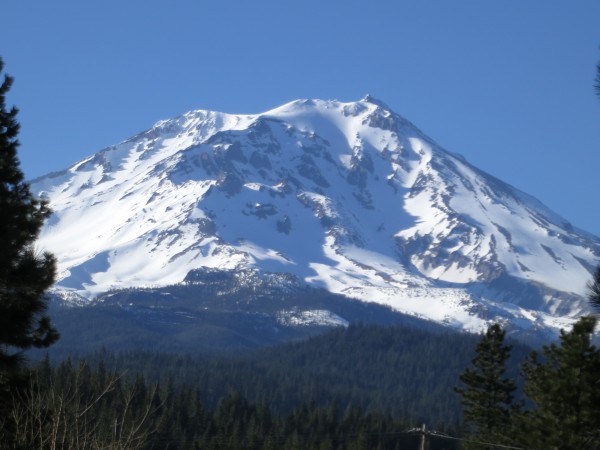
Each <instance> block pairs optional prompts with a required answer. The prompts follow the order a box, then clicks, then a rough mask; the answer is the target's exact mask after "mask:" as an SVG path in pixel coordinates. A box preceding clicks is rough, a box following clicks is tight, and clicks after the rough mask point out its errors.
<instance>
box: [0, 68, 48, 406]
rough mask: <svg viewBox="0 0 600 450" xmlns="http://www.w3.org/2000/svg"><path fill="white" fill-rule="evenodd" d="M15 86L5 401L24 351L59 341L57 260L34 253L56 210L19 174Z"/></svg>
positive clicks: (4, 217) (6, 164)
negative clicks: (50, 310) (51, 313)
mask: <svg viewBox="0 0 600 450" xmlns="http://www.w3.org/2000/svg"><path fill="white" fill-rule="evenodd" d="M2 69H3V63H2V60H1V59H0V72H2ZM11 84H12V78H10V77H8V76H5V77H4V80H3V81H2V84H1V85H0V395H1V394H2V391H4V392H5V391H6V387H7V385H8V384H10V383H12V382H11V381H9V380H10V379H12V378H13V377H14V376H15V374H16V373H17V372H18V371H19V369H20V368H21V367H22V357H21V356H22V353H21V352H22V351H23V350H26V349H29V348H32V347H38V348H39V347H47V346H48V345H50V344H52V343H53V342H54V341H56V339H57V338H58V333H57V332H56V330H55V329H54V328H53V327H52V326H51V324H50V320H49V318H48V317H47V316H46V315H45V311H46V307H47V301H46V299H45V297H44V292H45V291H46V290H47V289H48V288H49V287H50V286H52V284H53V283H54V275H55V262H54V258H53V257H52V255H50V254H48V253H43V254H39V253H38V252H36V250H35V248H34V243H35V240H36V239H37V237H38V234H39V232H40V229H41V227H42V225H43V223H44V220H45V219H46V218H47V217H48V216H49V214H50V210H49V209H48V207H47V205H46V203H45V202H44V201H40V200H38V199H36V198H34V197H33V195H32V194H31V192H30V191H29V185H28V184H27V183H26V182H25V181H24V176H23V173H22V172H21V170H20V168H19V161H18V158H17V147H18V146H19V143H18V140H17V135H18V132H19V124H18V123H17V120H16V116H17V109H16V108H15V107H13V108H11V109H10V110H9V109H7V107H6V99H5V96H6V94H7V92H8V90H9V89H10V87H11ZM3 387H4V389H3Z"/></svg>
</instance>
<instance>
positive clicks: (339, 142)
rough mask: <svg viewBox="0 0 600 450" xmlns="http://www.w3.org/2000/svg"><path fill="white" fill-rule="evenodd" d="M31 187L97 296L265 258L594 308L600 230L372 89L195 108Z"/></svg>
mask: <svg viewBox="0 0 600 450" xmlns="http://www.w3.org/2000/svg"><path fill="white" fill-rule="evenodd" d="M31 188H32V192H35V193H37V194H39V195H40V196H43V197H45V198H47V199H48V200H49V201H50V205H51V207H52V209H53V210H54V215H53V217H52V219H51V220H50V221H49V222H48V224H47V225H46V227H45V229H44V231H43V233H42V235H41V237H40V241H39V245H40V246H41V247H43V248H44V249H47V250H49V251H51V252H53V253H54V254H55V255H56V256H57V258H58V261H59V276H58V280H59V281H58V283H57V286H56V289H57V291H59V292H62V293H63V296H65V297H66V296H69V295H70V296H71V297H73V296H77V297H78V298H80V299H88V300H91V299H93V298H94V297H96V296H98V295H101V294H103V293H106V292H107V291H110V290H115V289H125V288H142V287H157V286H167V285H173V284H178V283H186V282H193V279H194V276H195V274H198V273H202V272H207V273H208V272H214V271H234V272H237V273H247V271H248V270H253V271H254V272H256V273H259V274H273V273H276V274H283V275H285V276H286V277H290V279H294V280H297V281H298V282H299V283H303V284H305V285H308V286H314V287H321V288H324V289H326V290H328V291H330V292H334V293H339V294H343V295H345V296H347V297H351V298H354V299H360V300H363V301H365V302H375V303H379V304H384V305H388V306H390V307H392V308H393V309H394V310H397V311H400V312H403V313H407V314H410V315H414V316H418V317H421V318H425V319H429V320H433V321H436V322H443V323H447V324H449V325H452V326H454V327H458V328H464V329H469V330H477V329H480V328H481V327H483V326H484V325H485V323H486V322H488V321H490V320H503V321H505V322H506V323H507V324H509V325H510V326H511V327H512V328H514V329H515V330H517V331H519V330H520V331H524V332H529V331H530V330H532V329H539V330H550V329H556V328H557V327H564V326H567V325H568V323H569V320H570V319H571V318H573V317H575V316H577V315H578V314H581V313H583V312H586V311H588V305H587V302H586V300H585V286H586V282H587V281H588V280H589V279H590V278H591V273H592V270H593V268H594V267H595V265H596V264H597V262H598V260H599V258H600V239H598V237H596V236H593V235H591V234H588V233H585V232H583V231H581V230H578V229H576V228H574V227H573V226H572V225H571V224H569V223H568V222H567V221H566V220H565V219H563V218H561V217H560V216H559V215H557V214H555V213H553V212H552V211H550V210H548V208H546V207H545V206H544V205H543V204H541V203H540V202H539V201H537V200H536V199H534V198H532V197H531V196H529V195H527V194H525V193H523V192H521V191H519V190H517V189H515V188H514V187H512V186H510V185H508V184H506V183H504V182H502V181H500V180H498V179H496V178H494V177H492V176H491V175H489V174H487V173H485V172H483V171H481V170H478V169H477V168H475V167H473V166H472V165H470V164H469V163H468V162H467V161H465V159H464V158H462V157H461V156H459V155H457V154H453V153H450V152H448V151H446V150H444V149H443V148H442V147H440V146H439V145H438V144H436V143H435V142H434V141H433V140H432V139H430V138H428V137H427V136H426V135H425V134H424V133H422V132H421V131H420V130H418V129H417V128H416V127H415V126H414V125H413V124H412V123H410V122H409V121H408V120H406V119H404V118H402V117H401V116H399V115H398V114H396V113H394V112H392V111H391V110H390V109H389V108H388V107H387V106H386V105H385V104H384V103H382V102H380V101H378V100H375V99H373V98H372V97H370V96H367V97H366V98H365V99H363V100H361V101H358V102H350V103H343V102H338V101H324V100H297V101H293V102H290V103H287V104H285V105H283V106H280V107H278V108H275V109H273V110H271V111H267V112H265V113H262V114H256V115H232V114H224V113H219V112H212V111H202V110H198V111H191V112H188V113H186V114H184V115H182V116H180V117H178V118H175V119H172V120H163V121H160V122H158V123H157V124H156V125H154V126H153V127H152V128H151V129H149V130H147V131H145V132H143V133H140V134H138V135H136V136H134V137H132V138H130V139H128V140H126V141H124V142H122V143H120V144H118V145H116V146H113V147H109V148H106V149H104V150H102V151H100V152H98V153H96V154H94V155H92V156H90V157H88V158H86V159H84V160H82V161H80V162H78V163H76V164H74V165H73V166H71V167H70V168H68V169H67V170H65V171H63V172H58V173H52V174H49V175H47V176H44V177H42V178H39V179H37V180H34V181H33V182H32V183H31ZM248 282H252V281H251V280H249V281H248Z"/></svg>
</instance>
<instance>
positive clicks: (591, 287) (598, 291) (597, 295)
mask: <svg viewBox="0 0 600 450" xmlns="http://www.w3.org/2000/svg"><path fill="white" fill-rule="evenodd" d="M588 298H589V299H590V303H591V304H592V306H593V307H594V308H596V309H597V310H598V311H600V266H598V267H596V271H595V272H594V278H593V279H592V280H591V281H590V282H589V283H588Z"/></svg>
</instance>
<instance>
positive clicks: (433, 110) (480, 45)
mask: <svg viewBox="0 0 600 450" xmlns="http://www.w3.org/2000/svg"><path fill="white" fill-rule="evenodd" d="M3 3H4V4H3V5H2V15H1V16H0V56H2V58H3V59H4V62H5V71H6V72H7V73H9V74H11V75H12V76H13V77H14V78H15V84H14V85H13V89H12V90H11V92H10V96H9V104H15V105H17V106H18V107H19V109H20V111H21V112H20V115H19V121H20V122H21V125H22V129H21V134H20V141H21V144H22V145H21V148H20V158H21V163H22V168H23V170H24V172H25V174H26V175H27V177H29V178H34V177H36V176H39V175H43V174H45V173H48V172H50V171H54V170H60V169H63V168H66V167H67V166H69V165H70V164H72V163H74V162H76V161H77V160H79V159H81V158H83V157H85V156H87V155H89V154H91V153H94V152H96V151H98V150H100V149H102V148H104V147H106V146H109V145H112V144H116V143H118V142H120V141H121V140H123V139H126V138H127V137H130V136H131V135H133V134H135V133H137V132H139V131H142V130H144V129H146V128H149V127H150V126H152V125H153V124H154V122H156V121H157V120H160V119H165V118H170V117H174V116H177V115H179V114H182V113H184V112H186V111H188V110H191V109H211V110H218V111H224V112H229V113H258V112H262V111H265V110H268V109H271V108H273V107H275V106H278V105H280V104H282V103H285V102H288V101H290V100H293V99H297V98H324V99H338V100H341V101H353V100H358V99H360V98H362V97H364V95H365V94H366V93H370V94H371V95H373V96H374V97H376V98H379V99H381V100H383V101H384V102H386V103H387V104H388V105H389V106H390V107H391V108H392V109H393V110H394V111H395V112H397V113H399V114H400V115H402V116H404V117H406V118H407V119H409V120H411V121H412V122H413V123H415V125H417V126H418V127H419V128H421V130H423V131H424V132H425V133H426V134H427V135H429V136H430V137H432V138H433V139H435V140H436V141H437V142H438V143H439V144H441V145H442V146H443V147H445V148H446V149H448V150H450V151H453V152H457V153H461V154H462V155H464V156H465V157H466V158H467V160H469V161H470V162H471V163H472V164H474V165H475V166H477V167H479V168H481V169H483V170H485V171H487V172H489V173H491V174H492V175H495V176H496V177H498V178H500V179H502V180H504V181H506V182H508V183H510V184H512V185H513V186H515V187H517V188H519V189H521V190H523V191H525V192H527V193H529V194H531V195H533V196H535V197H537V198H538V199H540V200H541V201H542V202H543V203H545V204H546V205H547V206H549V207H550V208H551V209H553V210H555V211H556V212H558V213H559V214H561V215H562V216H564V217H565V218H566V219H568V220H570V221H571V222H572V223H573V224H574V225H575V226H578V227H580V228H583V229H585V230H588V231H591V232H593V233H595V234H597V235H600V208H599V204H598V200H597V193H598V191H599V188H600V177H599V176H598V168H599V167H600V101H599V100H598V98H597V97H596V96H595V94H594V89H593V84H594V77H595V65H596V63H597V62H598V61H599V60H600V47H599V46H600V2H598V1H597V0H577V1H573V2H567V1H558V0H556V1H554V0H527V1H523V0H503V1H492V0H489V1H487V0H468V1H467V0H456V1H448V0H430V1H428V0H423V1H417V0H412V1H405V0H395V1H393V0H389V1H384V0H370V1H368V2H367V1H364V0H362V1H357V0H320V1H316V0H304V1H285V0H277V1H276V0H254V1H247V0H229V1H226V0H225V1H203V0H195V1H194V0H170V1H168V2H165V1H160V2H159V1H154V0H120V1H115V0H103V1H81V0H77V1H73V0H64V1H63V0H56V1H53V2H46V1H41V0H37V1H33V0H19V1H16V0H12V1H8V2H3Z"/></svg>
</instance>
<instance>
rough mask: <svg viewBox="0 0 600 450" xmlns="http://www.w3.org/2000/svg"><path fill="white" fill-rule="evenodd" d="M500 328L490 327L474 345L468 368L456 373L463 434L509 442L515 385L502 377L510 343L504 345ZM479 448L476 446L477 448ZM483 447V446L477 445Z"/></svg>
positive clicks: (495, 441)
mask: <svg viewBox="0 0 600 450" xmlns="http://www.w3.org/2000/svg"><path fill="white" fill-rule="evenodd" d="M504 334H505V332H504V330H503V329H502V327H500V325H498V324H494V325H492V326H490V327H489V328H488V330H487V332H486V333H485V335H484V336H483V337H482V338H481V341H480V342H479V343H478V344H477V348H476V352H477V355H476V356H475V358H474V359H473V362H472V365H471V367H469V368H468V369H466V370H465V371H464V372H463V373H462V374H461V375H460V381H461V382H462V383H463V386H464V387H459V388H457V389H456V391H457V392H458V393H459V394H460V395H461V397H462V405H463V408H464V420H465V425H466V432H467V436H468V437H469V438H471V439H473V440H477V441H483V442H490V443H500V444H510V443H511V441H512V439H511V428H512V420H511V419H512V415H513V413H514V410H515V405H514V403H513V400H514V392H515V390H516V385H515V382H514V381H513V380H511V379H510V378H507V377H506V376H505V372H506V363H507V361H508V358H509V357H510V352H511V346H509V345H505V344H504ZM477 448H479V447H477ZM481 448H483V447H481Z"/></svg>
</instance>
